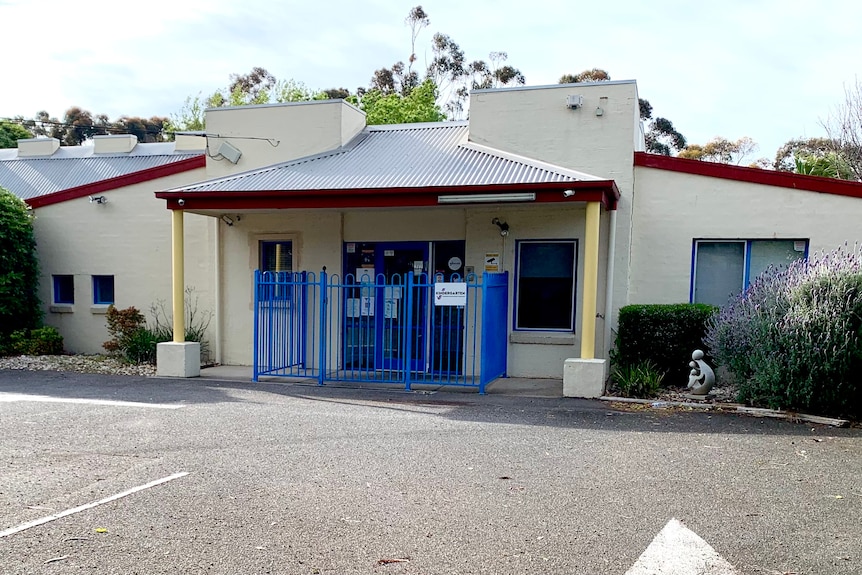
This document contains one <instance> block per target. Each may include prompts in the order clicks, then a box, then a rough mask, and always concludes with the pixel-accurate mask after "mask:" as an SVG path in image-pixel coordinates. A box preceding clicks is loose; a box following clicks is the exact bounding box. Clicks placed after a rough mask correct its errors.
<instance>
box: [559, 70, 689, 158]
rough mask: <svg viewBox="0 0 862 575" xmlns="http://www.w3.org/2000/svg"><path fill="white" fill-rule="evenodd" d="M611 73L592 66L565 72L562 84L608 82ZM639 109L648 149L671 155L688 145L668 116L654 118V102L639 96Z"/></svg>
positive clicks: (648, 150)
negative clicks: (576, 72) (577, 71)
mask: <svg viewBox="0 0 862 575" xmlns="http://www.w3.org/2000/svg"><path fill="white" fill-rule="evenodd" d="M610 79H611V75H610V74H608V72H607V71H606V70H602V69H601V68H590V69H589V70H584V71H583V72H580V73H578V74H563V75H562V76H560V80H559V83H560V84H577V83H579V82H607V81H609V80H610ZM638 109H639V112H640V118H641V121H642V122H644V124H645V126H646V132H645V134H644V141H645V142H644V143H645V145H646V151H647V152H650V153H653V154H661V155H663V156H671V155H673V154H674V153H677V152H679V151H680V150H682V149H683V148H685V146H686V139H685V136H683V135H682V134H681V133H680V132H679V131H677V129H676V128H674V126H673V122H671V121H670V120H668V119H667V118H653V117H652V104H650V103H649V100H645V99H643V98H638Z"/></svg>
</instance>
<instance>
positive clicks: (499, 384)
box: [200, 365, 563, 397]
mask: <svg viewBox="0 0 862 575" xmlns="http://www.w3.org/2000/svg"><path fill="white" fill-rule="evenodd" d="M200 377H201V379H212V380H221V381H242V382H250V381H251V377H252V368H251V367H250V366H244V365H217V366H213V367H204V368H201V375H200ZM261 381H262V382H282V383H303V384H307V383H309V382H310V381H315V380H311V379H308V378H285V377H266V376H262V377H261ZM326 386H332V387H362V388H370V387H375V389H377V388H380V389H392V390H402V391H403V387H401V386H399V385H398V384H382V385H377V386H374V384H370V383H368V382H360V383H357V384H356V385H355V386H352V385H351V383H350V382H330V383H327V384H326ZM412 387H413V389H414V390H416V391H425V392H428V391H445V392H450V393H459V392H460V393H473V394H475V393H477V391H476V388H475V387H458V386H446V385H433V384H432V385H429V384H414V385H413V386H412ZM487 392H488V393H491V394H494V395H517V396H524V397H563V380H562V379H538V378H527V377H500V378H497V379H495V380H494V381H492V382H491V383H489V384H488V386H487Z"/></svg>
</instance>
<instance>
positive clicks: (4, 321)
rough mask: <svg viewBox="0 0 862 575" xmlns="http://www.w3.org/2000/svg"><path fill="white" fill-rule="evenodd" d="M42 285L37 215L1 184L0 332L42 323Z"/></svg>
mask: <svg viewBox="0 0 862 575" xmlns="http://www.w3.org/2000/svg"><path fill="white" fill-rule="evenodd" d="M38 288H39V266H38V263H37V260H36V239H35V236H34V235H33V218H32V217H31V214H30V213H29V211H28V208H27V204H25V203H24V202H23V201H22V200H20V199H18V197H17V196H15V195H13V194H12V193H11V192H9V191H7V190H5V189H3V188H0V335H4V336H8V335H9V334H11V333H12V332H13V331H18V330H21V329H30V328H34V327H36V326H38V325H39V321H40V319H41V310H40V306H39V297H38V295H37V294H38ZM4 339H5V338H4Z"/></svg>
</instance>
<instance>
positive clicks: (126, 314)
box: [102, 288, 212, 364]
mask: <svg viewBox="0 0 862 575" xmlns="http://www.w3.org/2000/svg"><path fill="white" fill-rule="evenodd" d="M185 309H186V318H185V319H186V332H185V341H196V342H199V343H200V344H201V358H202V363H203V358H206V357H207V355H208V353H209V351H208V350H209V346H208V345H207V342H206V341H205V340H204V336H205V335H206V330H207V328H208V327H209V322H210V319H211V317H212V314H211V313H210V312H200V311H198V298H197V296H196V295H195V293H194V289H192V288H187V289H186V295H185ZM150 315H151V316H152V322H151V323H148V322H147V319H146V318H145V317H144V314H142V313H141V312H140V311H138V310H137V309H136V308H134V307H129V308H126V309H120V310H118V309H116V308H115V307H114V306H110V307H108V315H107V328H108V333H109V334H110V335H111V339H109V340H108V341H106V342H105V343H103V344H102V347H104V348H105V349H106V350H107V351H109V352H112V353H117V354H119V355H122V356H123V357H124V358H125V359H126V361H129V362H131V363H136V364H140V363H155V362H156V349H157V345H158V344H159V343H162V342H166V341H173V339H174V329H173V320H172V319H171V316H170V315H169V314H168V312H167V311H166V310H165V304H164V302H161V301H160V302H157V303H155V304H153V305H151V306H150Z"/></svg>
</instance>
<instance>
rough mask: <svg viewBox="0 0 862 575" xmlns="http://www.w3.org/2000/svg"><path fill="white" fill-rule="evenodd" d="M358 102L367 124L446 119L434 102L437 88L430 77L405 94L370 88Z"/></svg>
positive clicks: (435, 101)
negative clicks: (386, 92)
mask: <svg viewBox="0 0 862 575" xmlns="http://www.w3.org/2000/svg"><path fill="white" fill-rule="evenodd" d="M354 101H356V100H355V99H354ZM358 105H359V106H360V108H361V109H362V110H363V111H364V112H365V114H366V122H367V123H368V124H369V125H374V124H408V123H413V122H439V121H441V120H445V119H446V116H445V115H444V114H443V112H442V111H441V110H440V107H439V105H438V104H437V88H436V86H435V85H434V82H432V81H431V80H430V79H426V80H425V81H424V82H422V83H421V84H419V86H417V87H416V88H414V89H413V90H411V91H410V92H409V93H408V94H407V95H402V94H399V93H397V92H390V93H388V94H384V93H383V92H381V91H380V90H377V89H373V90H370V91H368V92H366V93H365V94H364V95H363V96H362V99H361V100H359V101H358Z"/></svg>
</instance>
